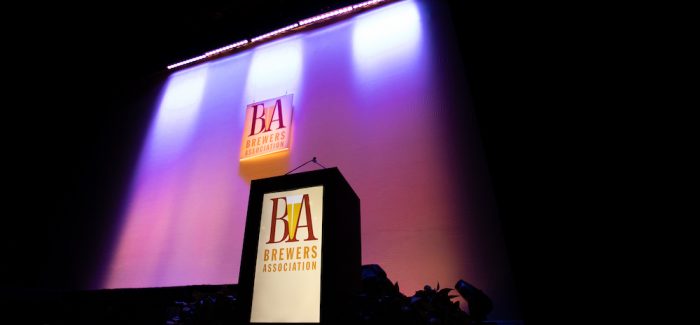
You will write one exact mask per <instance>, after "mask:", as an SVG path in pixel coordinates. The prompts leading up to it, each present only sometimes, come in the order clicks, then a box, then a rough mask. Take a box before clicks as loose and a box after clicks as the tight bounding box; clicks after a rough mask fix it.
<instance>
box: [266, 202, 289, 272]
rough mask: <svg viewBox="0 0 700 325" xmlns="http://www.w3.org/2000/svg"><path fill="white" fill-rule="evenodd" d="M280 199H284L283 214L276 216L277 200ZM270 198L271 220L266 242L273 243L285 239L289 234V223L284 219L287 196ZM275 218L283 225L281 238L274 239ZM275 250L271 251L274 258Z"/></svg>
mask: <svg viewBox="0 0 700 325" xmlns="http://www.w3.org/2000/svg"><path fill="white" fill-rule="evenodd" d="M280 199H282V200H284V205H282V206H283V207H284V214H283V215H282V216H281V217H279V218H277V201H279V200H280ZM271 200H272V220H271V221H270V240H268V241H267V244H275V243H281V242H282V241H284V240H285V239H287V236H289V223H288V222H287V220H286V219H284V218H285V217H286V216H287V198H284V197H278V198H274V199H271ZM277 220H281V221H282V223H283V225H284V233H283V234H282V238H281V239H280V240H277V241H276V240H275V232H276V230H277ZM274 254H275V252H274V251H273V252H272V256H273V258H274Z"/></svg>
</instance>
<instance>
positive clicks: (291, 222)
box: [266, 194, 318, 244]
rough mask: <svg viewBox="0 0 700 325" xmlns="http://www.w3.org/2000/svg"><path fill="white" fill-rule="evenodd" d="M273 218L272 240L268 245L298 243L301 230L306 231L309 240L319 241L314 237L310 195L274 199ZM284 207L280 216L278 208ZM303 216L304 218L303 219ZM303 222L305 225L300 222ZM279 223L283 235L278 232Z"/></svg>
mask: <svg viewBox="0 0 700 325" xmlns="http://www.w3.org/2000/svg"><path fill="white" fill-rule="evenodd" d="M271 200H272V216H271V217H272V218H271V219H270V240H268V241H267V243H266V244H276V243H281V242H298V241H299V237H300V236H299V235H300V234H299V230H302V229H303V230H305V233H306V234H305V235H306V236H304V237H305V238H306V239H304V241H309V240H318V238H316V237H315V236H314V225H313V221H312V218H311V202H310V200H309V195H308V194H303V195H291V196H285V197H278V198H272V199H271ZM280 205H283V206H284V208H283V211H284V212H283V213H282V215H281V216H280V215H279V213H278V206H280ZM302 215H303V218H302ZM300 220H303V222H304V224H302V223H301V222H300ZM278 222H279V223H281V224H282V228H283V229H284V230H283V231H282V233H278V232H277V225H278Z"/></svg>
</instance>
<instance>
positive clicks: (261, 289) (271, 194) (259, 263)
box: [238, 168, 362, 324]
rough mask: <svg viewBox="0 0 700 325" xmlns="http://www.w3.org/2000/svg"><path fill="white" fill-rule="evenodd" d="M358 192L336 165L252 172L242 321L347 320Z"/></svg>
mask: <svg viewBox="0 0 700 325" xmlns="http://www.w3.org/2000/svg"><path fill="white" fill-rule="evenodd" d="M361 263H362V257H361V244H360V199H359V198H358V196H357V194H355V192H354V191H353V189H352V188H351V187H350V185H349V184H348V182H347V181H346V180H345V178H344V177H343V175H342V174H341V173H340V171H339V170H338V168H327V169H322V170H317V171H311V172H305V173H298V174H291V175H285V176H278V177H272V178H266V179H260V180H254V181H252V182H251V186H250V198H249V200H248V214H247V218H246V227H245V236H244V241H243V254H242V257H241V269H240V273H239V274H240V275H239V281H238V282H239V283H238V284H239V290H240V299H241V301H240V303H241V306H243V310H242V312H241V313H240V314H241V315H242V316H241V317H242V318H245V319H241V320H240V323H241V324H258V323H265V324H289V323H294V324H350V323H353V320H354V318H355V317H356V316H355V314H354V313H355V310H356V308H355V305H354V302H355V300H356V295H357V293H358V292H359V286H360V268H361Z"/></svg>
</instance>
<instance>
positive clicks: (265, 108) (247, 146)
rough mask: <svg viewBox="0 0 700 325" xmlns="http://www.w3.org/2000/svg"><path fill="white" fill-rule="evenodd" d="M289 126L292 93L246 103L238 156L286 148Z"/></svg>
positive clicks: (289, 134)
mask: <svg viewBox="0 0 700 325" xmlns="http://www.w3.org/2000/svg"><path fill="white" fill-rule="evenodd" d="M291 126H292V94H289V95H284V96H281V97H277V98H272V99H268V100H264V101H261V102H257V103H252V104H250V105H248V106H247V107H246V114H245V125H244V128H243V140H242V143H241V155H240V159H241V160H244V159H248V158H253V157H258V156H262V155H266V154H270V153H274V152H278V151H282V150H287V149H289V137H290V136H291V133H290V132H289V130H290V129H291Z"/></svg>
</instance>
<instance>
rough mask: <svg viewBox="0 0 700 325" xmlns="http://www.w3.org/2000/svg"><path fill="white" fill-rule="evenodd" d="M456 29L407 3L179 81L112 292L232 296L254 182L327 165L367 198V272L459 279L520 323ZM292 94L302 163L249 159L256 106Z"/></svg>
mask: <svg viewBox="0 0 700 325" xmlns="http://www.w3.org/2000/svg"><path fill="white" fill-rule="evenodd" d="M300 18H302V17H300ZM450 28H451V27H450V22H449V17H448V13H447V12H446V11H445V8H443V7H441V6H440V5H439V4H435V3H433V2H430V1H411V0H409V1H401V2H396V3H393V4H390V5H387V6H384V7H380V8H378V9H374V10H371V11H368V12H365V13H362V14H360V15H357V16H355V17H352V18H349V19H346V20H343V21H340V22H337V23H335V24H332V25H328V26H326V27H323V28H319V29H314V30H309V31H304V32H299V33H296V34H293V35H291V36H288V37H285V38H281V39H278V40H275V41H272V42H270V43H267V44H263V45H260V46H257V47H254V48H252V49H250V50H247V51H245V52H241V53H238V54H235V55H233V56H229V57H224V58H221V59H218V60H215V61H210V62H206V63H203V64H199V65H196V66H193V67H189V68H186V69H183V70H181V71H176V72H174V73H173V74H172V75H171V76H170V77H169V78H168V80H167V81H166V82H165V84H164V85H163V88H162V94H161V97H160V100H159V101H158V102H157V103H156V107H154V115H153V120H152V123H151V126H150V130H149V131H148V135H147V138H146V139H145V140H144V144H143V149H142V151H141V154H140V155H141V156H140V158H139V162H138V165H137V167H136V169H135V170H134V174H133V180H132V183H131V187H130V189H129V192H128V193H125V195H127V198H126V199H125V202H126V205H125V206H124V213H123V216H122V218H121V221H120V224H119V227H118V228H117V229H116V230H115V236H114V249H113V252H112V256H111V258H110V260H109V264H108V265H106V267H105V270H106V272H105V274H104V276H103V278H104V280H103V285H102V286H103V287H104V288H126V287H158V286H179V285H193V284H224V283H229V284H230V283H236V282H237V281H238V271H239V262H240V258H241V245H242V242H243V231H244V223H245V217H246V207H247V204H248V193H249V189H250V180H251V179H255V178H261V177H269V176H275V175H281V174H284V173H285V172H287V171H289V170H290V169H292V168H294V167H296V166H297V165H299V164H301V163H303V162H305V161H307V160H309V159H310V158H311V157H313V156H316V157H318V159H319V161H320V162H321V163H323V164H325V165H327V166H338V167H339V168H340V170H341V172H342V173H343V174H344V176H345V177H346V179H347V180H348V181H349V183H350V184H351V185H352V187H353V188H354V189H355V191H356V192H357V194H358V195H359V197H360V199H361V207H362V257H363V263H364V264H368V263H377V264H380V265H381V266H382V267H383V268H384V269H385V270H386V271H387V273H388V275H389V276H390V278H391V279H392V280H394V281H398V282H399V284H400V287H401V290H402V291H403V292H404V293H406V294H408V295H411V294H413V293H414V291H416V290H419V289H421V288H422V287H423V285H425V284H430V285H433V286H434V285H436V284H437V283H438V282H439V283H440V284H441V285H442V286H448V287H452V286H453V285H454V283H455V282H456V281H457V280H458V279H460V278H463V279H465V280H467V281H468V282H470V283H473V284H474V285H475V286H477V287H479V288H481V289H483V290H484V291H485V292H486V293H487V294H488V295H490V296H491V297H492V298H493V300H494V304H495V310H494V314H493V316H494V317H495V318H497V319H498V318H500V319H512V318H518V317H519V315H518V311H517V308H516V307H515V304H514V303H513V299H514V292H513V291H512V283H511V277H510V273H509V267H508V263H507V259H506V255H505V251H504V244H503V240H502V237H501V234H500V229H499V224H498V219H497V215H496V213H495V209H494V205H493V200H492V197H491V192H490V188H489V186H488V182H487V181H486V180H485V179H484V177H483V176H484V175H487V170H486V168H485V167H484V164H483V159H482V152H481V149H480V148H479V147H478V143H479V141H478V138H477V137H478V130H476V129H475V125H476V124H475V123H474V121H473V120H472V119H471V118H470V116H471V114H472V113H471V111H470V109H469V107H470V106H469V97H468V94H467V90H466V89H465V87H464V85H463V84H461V82H462V79H460V78H461V77H460V76H459V75H455V74H453V72H454V71H461V66H460V64H459V61H458V60H459V55H457V53H456V49H455V45H454V44H452V43H451V41H452V38H451V34H450V32H451V31H450ZM232 41H234V40H232ZM462 50H467V51H468V50H469V49H462ZM285 94H293V96H292V98H293V118H292V125H291V130H290V150H288V151H283V152H278V153H274V154H271V155H268V156H265V157H262V158H254V159H248V160H243V161H240V160H239V159H240V146H241V143H242V142H241V140H242V138H241V137H242V136H243V129H244V119H245V117H246V106H247V105H248V104H251V103H254V102H258V101H264V100H266V99H270V98H276V97H280V96H284V95H285ZM475 144H476V145H475ZM302 170H308V169H302Z"/></svg>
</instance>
